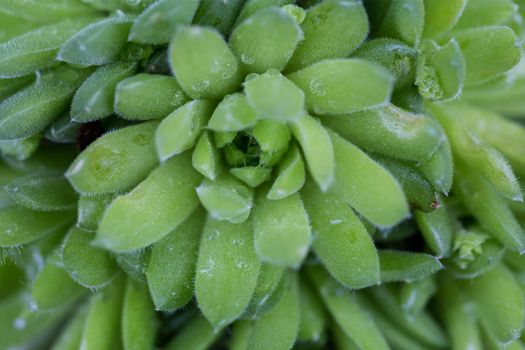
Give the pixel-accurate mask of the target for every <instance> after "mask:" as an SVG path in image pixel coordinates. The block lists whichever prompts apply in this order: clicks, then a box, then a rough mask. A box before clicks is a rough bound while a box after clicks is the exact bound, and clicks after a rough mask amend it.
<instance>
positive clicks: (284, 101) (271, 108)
mask: <svg viewBox="0 0 525 350" xmlns="http://www.w3.org/2000/svg"><path fill="white" fill-rule="evenodd" d="M244 92H245V93H246V98H247V99H248V104H249V105H250V106H251V107H252V108H253V109H254V110H255V111H256V112H257V114H258V118H262V119H270V120H273V121H280V122H288V121H294V120H297V119H298V118H300V117H301V116H302V115H303V113H304V93H303V91H301V89H299V88H298V87H297V86H296V85H295V84H294V83H293V82H291V81H290V80H289V79H287V78H286V77H285V76H283V75H281V73H279V72H277V71H274V70H270V71H268V72H266V73H264V74H260V75H256V76H254V77H253V78H250V79H249V80H247V81H246V82H245V83H244Z"/></svg>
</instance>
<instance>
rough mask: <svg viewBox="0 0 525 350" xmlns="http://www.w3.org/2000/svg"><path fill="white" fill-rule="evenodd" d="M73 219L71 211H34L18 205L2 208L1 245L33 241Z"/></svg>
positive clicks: (16, 244)
mask: <svg viewBox="0 0 525 350" xmlns="http://www.w3.org/2000/svg"><path fill="white" fill-rule="evenodd" d="M72 221H73V216H72V215H71V214H70V213H64V212H49V213H46V212H40V211H33V210H30V209H27V208H24V207H19V206H17V205H12V206H7V207H4V208H1V209H0V247H11V246H18V245H21V244H27V243H31V242H33V241H35V240H37V239H39V238H41V237H43V236H46V235H49V234H51V233H53V232H55V231H57V230H59V229H61V228H63V227H65V226H66V225H68V224H70V223H71V222H72Z"/></svg>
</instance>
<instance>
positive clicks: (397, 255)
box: [379, 250, 443, 283]
mask: <svg viewBox="0 0 525 350" xmlns="http://www.w3.org/2000/svg"><path fill="white" fill-rule="evenodd" d="M379 263H380V265H381V282H384V283H386V282H394V281H396V282H397V281H403V282H414V281H420V280H422V279H424V278H426V277H428V276H430V275H432V274H434V273H436V272H437V271H439V270H441V269H442V268H443V265H442V264H441V263H440V262H439V260H438V259H436V257H434V256H432V255H428V254H424V253H412V252H404V251H396V250H380V251H379Z"/></svg>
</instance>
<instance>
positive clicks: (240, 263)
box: [235, 261, 250, 269]
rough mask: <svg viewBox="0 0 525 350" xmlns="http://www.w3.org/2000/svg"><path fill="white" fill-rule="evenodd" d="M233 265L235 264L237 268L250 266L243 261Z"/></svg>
mask: <svg viewBox="0 0 525 350" xmlns="http://www.w3.org/2000/svg"><path fill="white" fill-rule="evenodd" d="M235 266H237V268H238V269H245V268H247V267H248V266H250V264H248V263H247V262H244V261H239V262H238V263H237V264H236V265H235Z"/></svg>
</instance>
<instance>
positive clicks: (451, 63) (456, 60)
mask: <svg viewBox="0 0 525 350" xmlns="http://www.w3.org/2000/svg"><path fill="white" fill-rule="evenodd" d="M421 50H422V52H421V54H420V55H419V62H418V67H417V73H416V81H415V84H416V85H417V86H418V89H419V93H420V94H421V96H423V97H424V98H427V99H429V100H451V99H455V98H457V97H458V96H459V95H460V94H461V92H462V89H463V82H464V81H465V61H464V59H463V54H462V53H461V49H460V48H459V45H458V43H457V42H456V41H455V40H454V39H451V40H450V41H449V42H448V43H446V44H445V45H443V46H439V45H438V44H437V43H436V42H434V41H431V40H426V41H424V42H423V44H422V46H421Z"/></svg>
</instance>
